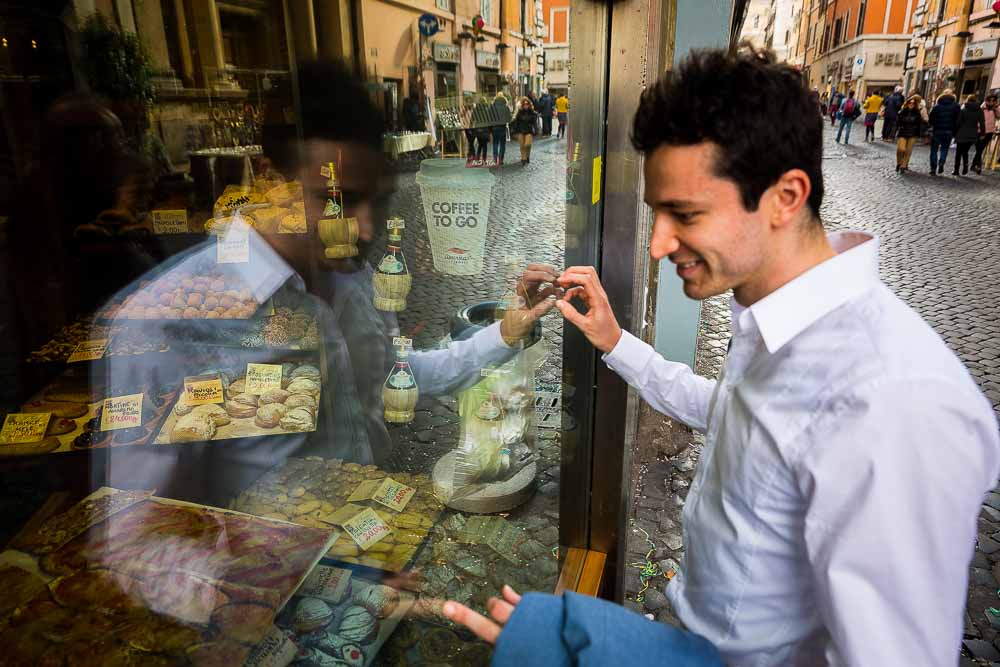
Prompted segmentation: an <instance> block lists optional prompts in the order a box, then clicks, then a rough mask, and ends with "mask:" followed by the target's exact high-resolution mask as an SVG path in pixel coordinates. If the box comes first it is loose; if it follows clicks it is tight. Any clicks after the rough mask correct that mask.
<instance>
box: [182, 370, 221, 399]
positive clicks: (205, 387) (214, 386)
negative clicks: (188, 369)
mask: <svg viewBox="0 0 1000 667" xmlns="http://www.w3.org/2000/svg"><path fill="white" fill-rule="evenodd" d="M182 401H183V402H184V404H185V405H206V404H209V403H223V402H225V396H224V395H223V393H222V380H221V379H219V378H218V377H206V376H204V375H196V376H193V377H186V378H184V397H183V399H182Z"/></svg>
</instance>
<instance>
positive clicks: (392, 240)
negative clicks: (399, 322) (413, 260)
mask: <svg viewBox="0 0 1000 667" xmlns="http://www.w3.org/2000/svg"><path fill="white" fill-rule="evenodd" d="M386 226H387V227H388V228H389V243H388V245H387V246H386V249H385V254H384V255H382V259H381V261H379V263H378V266H376V267H375V275H374V276H373V277H372V284H373V286H374V288H375V298H374V302H375V307H376V308H378V309H379V310H385V311H390V312H398V311H401V310H406V297H407V296H408V295H409V294H410V289H411V288H412V286H413V278H412V276H411V275H410V271H409V269H408V268H407V267H406V258H405V257H404V256H403V235H402V234H403V227H404V223H403V219H402V218H390V219H389V221H388V222H387V223H386Z"/></svg>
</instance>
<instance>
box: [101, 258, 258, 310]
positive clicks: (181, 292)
mask: <svg viewBox="0 0 1000 667" xmlns="http://www.w3.org/2000/svg"><path fill="white" fill-rule="evenodd" d="M259 306H260V304H259V303H257V301H255V300H254V297H253V293H252V292H251V291H250V289H249V287H248V286H247V285H246V284H245V283H244V282H243V280H242V278H240V276H239V274H236V273H230V272H227V271H223V270H221V269H220V268H219V265H207V266H205V267H204V271H202V272H199V273H193V272H191V271H190V270H189V269H185V268H182V267H178V268H175V269H173V270H170V271H167V272H166V273H164V274H163V275H161V276H159V277H157V278H156V279H155V280H152V281H142V282H141V283H140V284H139V288H138V289H137V290H136V291H135V292H133V293H132V294H130V295H128V296H127V297H125V299H124V300H123V301H122V302H121V303H120V304H119V303H112V304H110V305H109V306H108V307H107V308H105V309H104V311H102V313H101V317H103V318H104V319H108V320H115V321H127V320H143V319H164V320H179V319H227V320H245V319H249V318H250V317H252V316H253V315H254V313H256V312H257V308H258V307H259Z"/></svg>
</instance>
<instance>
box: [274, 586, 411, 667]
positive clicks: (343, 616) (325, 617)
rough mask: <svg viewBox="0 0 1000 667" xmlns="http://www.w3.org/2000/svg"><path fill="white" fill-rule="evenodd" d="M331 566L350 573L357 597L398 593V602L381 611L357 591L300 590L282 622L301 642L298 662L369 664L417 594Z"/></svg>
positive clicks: (391, 596)
mask: <svg viewBox="0 0 1000 667" xmlns="http://www.w3.org/2000/svg"><path fill="white" fill-rule="evenodd" d="M323 567H325V566H323ZM328 569H330V570H335V571H337V572H338V573H342V574H343V575H344V576H345V577H350V586H351V588H352V589H353V590H354V593H355V598H356V597H357V596H358V595H360V596H362V597H364V598H365V599H369V600H374V599H392V600H393V601H394V603H393V605H392V608H391V609H389V608H388V607H386V608H385V611H386V613H385V615H384V616H381V617H379V616H377V615H376V614H374V613H373V612H372V611H370V610H369V609H368V608H367V607H364V606H362V605H360V604H358V603H357V602H356V601H355V599H352V598H351V596H345V597H343V598H342V599H340V600H339V601H337V602H333V601H331V600H323V599H320V598H317V597H313V596H311V595H297V596H296V597H294V598H292V600H291V601H290V602H289V603H288V605H286V606H285V609H284V610H283V611H282V612H281V614H279V615H278V618H277V620H276V624H277V626H278V628H280V629H282V630H283V631H284V632H286V633H290V637H291V640H292V641H293V642H294V643H295V644H296V645H297V646H298V647H299V656H298V660H297V661H296V664H303V665H351V666H352V667H366V666H367V665H370V664H371V663H372V662H373V661H374V660H375V658H376V656H378V655H379V651H380V650H381V648H382V646H383V645H384V644H385V643H386V641H387V640H389V638H390V637H391V636H392V634H393V631H394V630H395V629H396V626H397V625H399V623H400V621H402V619H403V618H404V617H405V616H406V613H407V612H408V611H409V609H410V607H411V606H412V605H413V601H414V600H413V595H412V594H411V593H408V592H406V591H397V590H395V589H393V588H391V587H389V586H384V585H380V584H376V583H374V582H371V581H368V580H366V579H362V578H360V577H357V576H354V577H352V576H351V572H350V571H349V570H342V569H340V568H328ZM371 589H377V593H373V594H371V595H369V594H367V592H368V591H369V590H371ZM390 591H391V592H390Z"/></svg>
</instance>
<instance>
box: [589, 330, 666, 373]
mask: <svg viewBox="0 0 1000 667" xmlns="http://www.w3.org/2000/svg"><path fill="white" fill-rule="evenodd" d="M655 356H656V350H654V349H653V348H652V347H651V346H650V345H648V344H647V343H644V342H643V341H641V340H639V339H638V338H636V337H635V336H633V335H632V334H630V333H629V332H627V331H625V330H624V329H623V330H622V336H621V338H619V339H618V343H617V344H616V345H615V347H614V349H612V350H611V351H610V352H608V353H606V354H604V355H602V356H601V360H602V361H603V362H604V363H606V364H607V365H608V368H610V369H611V370H613V371H614V372H615V373H618V375H620V376H621V377H622V379H624V380H625V381H626V382H629V381H630V380H634V379H635V378H637V377H639V375H641V374H642V372H643V371H645V370H646V367H647V366H648V365H649V363H650V360H651V359H652V358H653V357H655Z"/></svg>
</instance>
